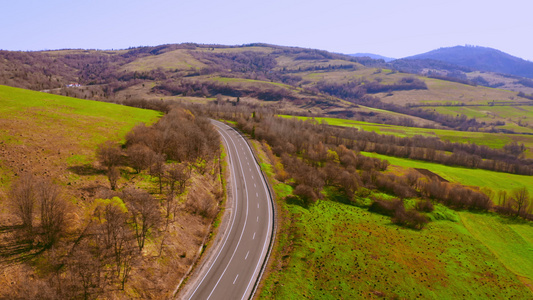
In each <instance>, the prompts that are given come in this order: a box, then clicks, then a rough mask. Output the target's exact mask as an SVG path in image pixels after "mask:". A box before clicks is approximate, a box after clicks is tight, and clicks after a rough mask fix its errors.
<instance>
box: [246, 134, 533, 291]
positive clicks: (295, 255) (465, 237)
mask: <svg viewBox="0 0 533 300" xmlns="http://www.w3.org/2000/svg"><path fill="white" fill-rule="evenodd" d="M255 146H256V150H257V151H258V153H259V157H260V158H261V159H262V160H263V161H264V163H263V164H262V167H263V169H264V170H265V172H266V173H267V174H269V176H272V167H271V165H270V164H269V163H268V159H267V158H266V157H267V156H266V155H265V153H264V152H263V150H262V149H263V148H262V147H261V145H260V144H258V143H256V144H255ZM393 172H394V170H393ZM463 173H464V171H463ZM271 180H272V182H273V185H274V191H275V192H276V195H277V199H278V202H277V203H278V208H279V209H278V211H279V215H278V218H279V232H278V241H277V243H276V245H275V248H274V249H275V250H274V254H273V257H272V263H271V269H270V272H269V273H268V274H269V275H268V277H267V279H266V281H265V283H264V285H263V287H262V290H261V293H260V298H261V299H304V298H308V299H355V298H364V299H382V298H385V299H398V298H399V299H479V298H489V297H490V298H505V299H508V298H517V299H529V298H531V297H532V296H533V288H532V285H531V279H532V278H533V274H531V272H530V265H531V263H532V261H533V257H532V256H531V254H530V253H529V252H531V251H529V252H528V250H527V249H530V248H531V247H532V246H533V239H532V237H531V224H529V223H522V222H520V221H518V222H517V221H516V220H512V219H507V218H505V217H499V216H497V215H494V214H475V213H470V212H456V211H453V210H450V209H449V208H446V207H444V206H442V205H441V204H436V205H435V211H434V212H433V213H429V214H427V216H428V217H429V218H430V219H432V220H433V221H432V222H430V223H429V224H428V226H427V227H426V228H425V229H424V230H422V231H416V230H410V229H405V228H400V227H397V226H396V225H394V224H393V223H392V222H391V219H390V218H389V217H385V216H381V215H378V214H375V213H371V212H369V211H368V209H367V208H366V207H356V206H351V205H346V204H342V203H339V202H335V199H336V197H337V196H338V195H337V194H336V193H335V191H333V190H331V189H328V190H326V191H325V192H324V195H325V198H324V200H319V201H318V202H317V203H315V204H313V205H311V206H310V207H306V208H304V207H302V206H300V205H298V204H295V203H294V202H292V201H291V200H290V199H291V198H290V195H291V193H292V188H291V187H290V186H289V185H286V184H282V183H278V182H277V181H276V180H275V179H271ZM372 196H377V197H385V198H389V197H391V196H388V195H384V194H379V193H372V194H370V195H369V197H372ZM286 197H287V198H286ZM359 200H361V201H359V202H360V203H364V202H367V201H368V200H367V199H362V198H361V199H359ZM406 203H407V204H406V205H407V206H408V207H409V206H412V205H413V203H414V202H413V201H412V200H406ZM508 236H512V238H511V239H509V238H508ZM510 249H511V250H510Z"/></svg>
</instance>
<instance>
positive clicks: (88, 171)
mask: <svg viewBox="0 0 533 300" xmlns="http://www.w3.org/2000/svg"><path fill="white" fill-rule="evenodd" d="M67 170H69V171H70V172H72V173H74V174H77V175H80V176H90V175H102V174H105V171H103V170H99V169H96V168H94V167H93V166H92V165H90V164H85V165H80V166H72V167H68V168H67Z"/></svg>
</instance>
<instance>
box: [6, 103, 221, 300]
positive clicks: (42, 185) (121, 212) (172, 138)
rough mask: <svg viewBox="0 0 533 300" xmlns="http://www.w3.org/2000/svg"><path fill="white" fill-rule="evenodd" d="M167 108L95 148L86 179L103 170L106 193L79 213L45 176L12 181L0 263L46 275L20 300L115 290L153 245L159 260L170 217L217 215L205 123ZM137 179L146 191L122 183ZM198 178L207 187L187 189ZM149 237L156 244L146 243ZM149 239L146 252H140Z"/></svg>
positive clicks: (214, 161) (213, 159)
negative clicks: (27, 264)
mask: <svg viewBox="0 0 533 300" xmlns="http://www.w3.org/2000/svg"><path fill="white" fill-rule="evenodd" d="M167 108H168V107H167ZM169 110H170V111H169V112H168V113H167V114H166V115H164V116H163V117H162V118H161V119H160V120H159V121H158V122H157V123H156V124H154V125H152V126H150V127H148V126H146V125H144V124H140V125H137V126H136V127H134V128H133V129H132V131H131V132H129V133H128V134H127V137H126V143H125V144H124V145H120V144H118V143H116V142H112V141H106V142H104V143H102V144H100V145H98V147H97V149H96V157H97V161H98V163H99V166H100V167H101V169H102V170H103V171H102V172H100V171H99V170H95V174H98V173H100V174H101V173H104V172H105V174H106V175H107V177H108V179H109V188H104V187H102V186H100V188H99V189H98V191H96V192H95V193H94V198H93V199H92V200H90V201H88V202H87V203H85V204H84V205H83V208H82V207H76V206H74V205H72V204H70V201H67V200H66V198H65V197H64V196H63V190H64V187H60V186H59V185H57V184H54V183H52V181H51V180H49V179H44V178H40V177H36V176H34V175H31V174H30V173H28V174H23V175H21V176H19V178H17V179H16V180H14V181H13V183H12V185H11V188H10V191H9V194H8V197H6V199H8V201H9V204H10V205H9V208H10V211H11V212H12V213H13V215H14V216H16V218H15V220H14V221H13V222H12V223H13V224H15V225H12V226H11V225H10V226H2V231H0V233H1V234H0V259H1V261H2V262H9V263H17V262H23V261H32V262H37V264H38V265H41V266H42V267H40V268H42V269H43V270H41V271H42V272H43V274H41V276H42V277H44V278H45V279H46V280H43V281H41V280H37V281H36V284H35V285H34V286H33V285H32V286H31V287H21V290H20V291H19V292H20V294H19V295H20V296H21V297H22V298H25V297H28V298H34V297H37V296H36V295H37V294H36V293H38V294H39V295H40V297H42V298H68V299H70V298H83V299H92V298H97V297H99V296H102V295H108V293H114V292H113V291H117V290H123V289H124V288H125V285H126V284H127V282H128V280H129V279H130V278H131V276H132V274H136V273H137V272H138V271H139V270H141V269H143V268H146V267H147V266H150V264H152V263H153V262H152V260H151V258H150V257H147V255H148V253H149V255H150V256H153V255H156V256H157V254H154V252H157V250H154V249H153V248H156V249H157V248H159V250H158V251H159V256H161V255H162V252H163V242H164V241H165V239H166V238H168V237H167V235H169V234H170V233H169V232H167V231H168V230H169V229H170V227H169V225H170V224H171V222H173V221H174V220H175V218H176V215H177V214H178V212H179V211H186V212H188V213H190V214H195V215H199V216H201V217H202V218H204V219H207V220H211V219H212V218H213V217H214V215H215V214H216V213H217V212H218V202H219V201H220V200H221V198H222V197H223V195H222V192H223V189H222V187H221V186H220V184H221V183H220V182H219V176H220V172H221V169H220V161H219V155H220V139H219V135H218V133H217V132H216V130H215V129H214V127H213V126H212V125H211V124H210V122H209V121H208V120H207V119H206V118H203V117H199V116H195V115H194V114H192V113H191V112H190V111H188V110H185V109H182V108H178V107H172V108H169ZM138 173H143V175H142V177H146V178H149V180H150V181H151V182H154V183H155V187H153V188H150V190H149V191H147V190H142V189H139V188H136V187H135V183H132V181H131V179H132V178H136V177H139V176H138V175H137V174H138ZM125 176H126V177H127V178H128V181H127V182H126V181H124V180H123V177H125ZM192 178H195V180H194V181H195V183H194V184H193V183H192ZM197 182H205V183H206V185H207V186H206V187H203V188H202V191H201V192H199V193H198V192H197V193H190V194H189V193H187V192H188V190H189V188H191V187H192V188H194V189H196V185H197ZM97 185H98V184H97ZM74 216H76V217H74ZM156 238H157V239H161V240H162V242H161V244H160V245H159V244H158V245H154V243H153V242H154V239H156ZM149 241H150V242H149ZM148 243H151V245H152V246H151V247H150V248H151V249H149V250H146V248H147V245H148ZM173 251H174V250H173ZM34 258H37V260H34ZM154 286H157V285H156V284H154ZM160 288H161V287H160Z"/></svg>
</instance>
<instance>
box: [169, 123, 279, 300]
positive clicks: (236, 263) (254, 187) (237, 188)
mask: <svg viewBox="0 0 533 300" xmlns="http://www.w3.org/2000/svg"><path fill="white" fill-rule="evenodd" d="M211 122H212V123H213V125H214V126H215V127H216V129H217V130H218V132H219V133H220V135H221V138H222V142H223V143H224V146H225V148H226V152H227V154H228V160H229V170H230V176H231V177H230V179H229V180H228V189H227V190H228V202H230V201H232V202H231V203H232V205H230V206H229V208H227V209H226V212H225V214H226V215H225V216H224V218H229V219H227V223H226V224H227V226H224V228H222V227H221V228H220V231H219V233H218V236H217V238H216V239H217V240H218V241H219V242H218V245H217V246H213V247H212V249H211V250H212V251H211V252H210V253H208V254H207V255H206V256H207V257H206V258H204V259H205V260H206V262H208V264H207V265H205V266H203V267H200V268H198V270H197V272H199V274H194V275H193V277H194V278H195V280H191V281H190V282H189V285H190V286H189V287H188V288H187V289H186V291H185V292H184V294H183V295H178V296H179V297H180V298H181V299H202V300H203V299H213V300H215V299H250V298H251V297H252V296H253V293H254V290H255V286H256V283H258V281H259V279H260V277H261V273H262V268H263V266H264V265H265V262H266V260H267V257H268V252H269V247H270V243H271V239H272V236H273V235H272V234H273V230H274V217H273V216H274V209H273V202H272V198H271V195H270V193H269V190H268V187H267V184H266V180H265V178H264V177H263V173H261V170H260V168H259V165H258V164H257V162H256V160H255V158H254V155H253V153H252V150H251V148H250V146H249V145H248V143H247V142H246V140H245V139H244V137H243V136H242V135H240V134H239V133H238V132H237V131H235V130H234V129H233V128H231V127H229V126H227V125H225V124H223V123H221V122H218V121H214V120H212V121H211Z"/></svg>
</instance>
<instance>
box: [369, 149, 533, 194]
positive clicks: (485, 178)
mask: <svg viewBox="0 0 533 300" xmlns="http://www.w3.org/2000/svg"><path fill="white" fill-rule="evenodd" d="M361 154H363V155H367V156H371V157H376V158H379V159H383V160H388V161H389V163H390V164H391V165H394V166H400V167H403V168H422V169H428V170H430V171H431V172H433V173H436V174H438V175H440V176H441V177H443V178H444V179H446V180H448V181H450V182H457V183H461V184H463V185H469V186H478V187H488V188H490V189H492V190H493V191H495V192H497V191H508V192H510V191H512V190H513V189H516V188H519V187H524V186H525V187H527V189H528V190H529V193H530V195H533V184H532V183H533V177H532V176H525V175H515V174H509V173H503V172H494V171H488V170H482V169H469V168H463V167H452V166H445V165H441V164H436V163H430V162H424V161H419V160H412V159H406V158H397V157H393V156H387V155H381V154H376V153H369V152H361Z"/></svg>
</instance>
